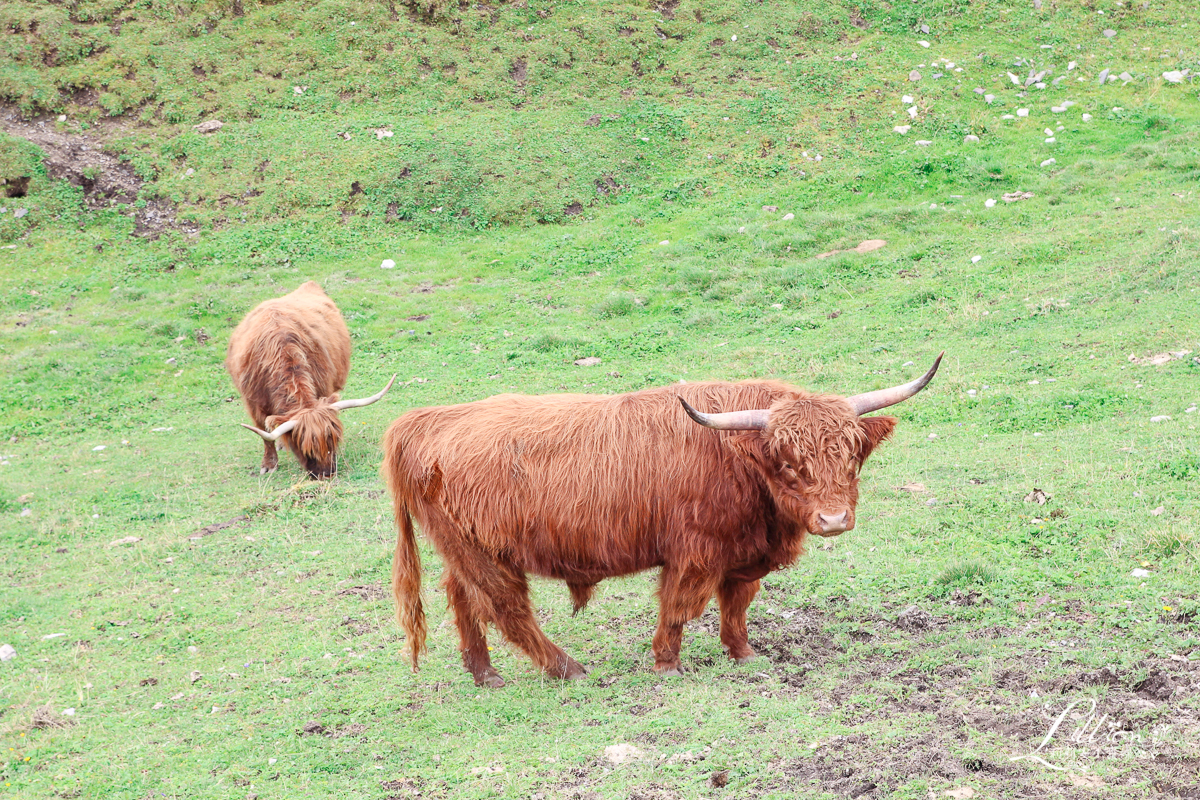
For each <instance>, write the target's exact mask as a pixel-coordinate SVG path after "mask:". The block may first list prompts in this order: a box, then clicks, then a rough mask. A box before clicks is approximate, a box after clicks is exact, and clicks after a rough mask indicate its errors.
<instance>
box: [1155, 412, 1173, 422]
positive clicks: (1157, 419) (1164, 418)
mask: <svg viewBox="0 0 1200 800" xmlns="http://www.w3.org/2000/svg"><path fill="white" fill-rule="evenodd" d="M1170 419H1171V418H1170V417H1169V416H1168V415H1166V414H1159V415H1158V416H1157V417H1151V418H1150V421H1151V422H1167V421H1168V420H1170Z"/></svg>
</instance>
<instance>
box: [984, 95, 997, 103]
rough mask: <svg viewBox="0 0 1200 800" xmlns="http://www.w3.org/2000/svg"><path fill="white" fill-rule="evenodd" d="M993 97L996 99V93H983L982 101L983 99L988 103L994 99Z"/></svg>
mask: <svg viewBox="0 0 1200 800" xmlns="http://www.w3.org/2000/svg"><path fill="white" fill-rule="evenodd" d="M995 99H996V95H994V94H985V95H984V96H983V101H984V102H985V103H990V102H992V101H993V100H995Z"/></svg>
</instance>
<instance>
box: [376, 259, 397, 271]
mask: <svg viewBox="0 0 1200 800" xmlns="http://www.w3.org/2000/svg"><path fill="white" fill-rule="evenodd" d="M379 268H380V269H395V268H396V262H395V261H393V260H392V259H390V258H385V259H384V260H383V261H382V262H380V264H379Z"/></svg>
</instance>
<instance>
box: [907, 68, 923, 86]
mask: <svg viewBox="0 0 1200 800" xmlns="http://www.w3.org/2000/svg"><path fill="white" fill-rule="evenodd" d="M908 79H909V80H910V81H912V82H913V83H916V82H917V81H919V80H921V73H919V72H917V71H916V70H915V69H914V70H913V71H912V72H910V73H908Z"/></svg>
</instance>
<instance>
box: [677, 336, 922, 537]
mask: <svg viewBox="0 0 1200 800" xmlns="http://www.w3.org/2000/svg"><path fill="white" fill-rule="evenodd" d="M941 362H942V357H941V356H940V355H939V356H938V357H937V360H936V361H935V362H934V363H933V366H932V367H930V369H929V371H928V372H926V373H925V375H923V376H922V377H920V378H918V379H917V380H915V381H912V382H910V383H906V384H904V385H902V386H895V387H892V388H890V389H880V390H878V391H874V392H867V393H866V394H858V395H854V396H853V397H845V398H842V397H833V396H829V395H804V396H801V397H797V398H793V399H785V400H779V401H777V402H775V403H774V404H773V405H772V406H771V407H770V408H766V409H751V410H747V411H729V412H725V413H719V414H704V413H701V412H699V411H696V410H695V409H694V408H692V407H691V406H690V405H688V403H687V401H685V400H683V398H680V402H682V403H683V406H684V409H685V410H686V411H687V413H688V414H689V415H690V416H691V418H692V419H694V420H695V421H696V422H698V423H700V424H701V425H705V426H707V427H709V428H716V429H718V430H728V431H747V432H749V431H758V432H759V433H758V435H754V436H750V435H747V436H739V437H734V438H733V439H732V440H731V441H730V446H731V447H733V448H734V449H735V450H736V451H737V452H738V453H740V454H741V455H742V456H743V457H744V458H746V459H747V460H748V461H749V462H750V463H751V464H753V465H754V467H755V468H756V469H757V471H759V472H760V473H761V474H762V476H763V478H764V480H765V482H766V484H767V486H768V487H769V488H770V491H771V495H772V496H773V497H774V499H775V503H776V505H777V506H778V508H779V509H780V510H781V511H782V512H783V513H784V514H786V515H787V516H788V517H790V518H792V519H794V520H795V521H796V522H797V523H799V524H800V525H803V526H804V527H805V528H806V529H807V530H808V531H809V533H814V534H817V535H818V536H837V535H838V534H839V533H844V532H845V531H848V530H851V529H852V528H853V527H854V509H855V506H856V504H857V503H858V472H859V470H860V469H861V468H862V464H863V462H864V461H865V460H866V459H867V456H869V455H870V454H871V451H872V450H874V449H875V447H876V446H877V445H878V444H879V443H880V442H882V441H883V440H884V439H886V438H887V437H888V436H890V435H891V433H892V431H893V429H895V427H896V418H895V417H864V416H862V415H863V414H866V413H869V412H871V411H878V410H879V409H881V408H886V407H887V406H891V405H895V404H896V403H899V402H901V401H903V400H907V399H908V398H910V397H912V396H913V395H914V394H916V393H917V392H919V391H921V390H922V389H924V388H925V385H926V384H928V383H929V381H930V380H932V378H933V375H934V373H935V372H937V369H938V365H939V364H941Z"/></svg>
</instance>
